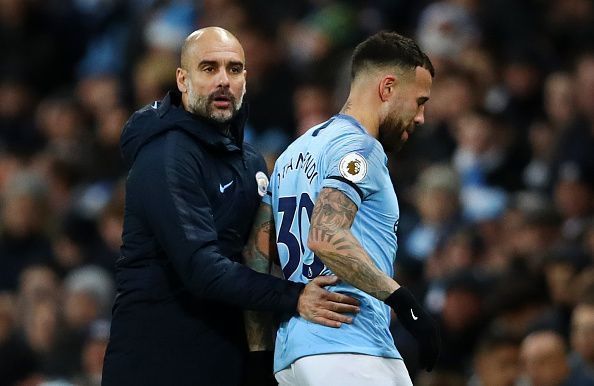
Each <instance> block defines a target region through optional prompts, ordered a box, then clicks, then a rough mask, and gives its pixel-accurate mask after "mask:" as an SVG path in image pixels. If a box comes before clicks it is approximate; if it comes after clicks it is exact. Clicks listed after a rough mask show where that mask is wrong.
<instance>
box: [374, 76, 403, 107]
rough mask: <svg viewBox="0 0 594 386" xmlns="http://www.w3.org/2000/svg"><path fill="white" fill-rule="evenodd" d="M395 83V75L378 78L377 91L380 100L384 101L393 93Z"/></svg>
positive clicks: (396, 80) (396, 79) (396, 82)
mask: <svg viewBox="0 0 594 386" xmlns="http://www.w3.org/2000/svg"><path fill="white" fill-rule="evenodd" d="M397 84H398V78H397V77H396V76H395V75H386V76H384V77H383V78H382V79H381V80H380V83H379V85H378V92H379V97H380V99H381V101H382V102H386V101H387V100H389V99H390V98H391V97H392V95H394V92H395V91H396V85H397Z"/></svg>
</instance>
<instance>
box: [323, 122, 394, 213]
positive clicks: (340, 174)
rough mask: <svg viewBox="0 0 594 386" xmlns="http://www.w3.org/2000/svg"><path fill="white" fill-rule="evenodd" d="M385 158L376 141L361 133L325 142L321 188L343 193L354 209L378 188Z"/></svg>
mask: <svg viewBox="0 0 594 386" xmlns="http://www.w3.org/2000/svg"><path fill="white" fill-rule="evenodd" d="M386 163H387V157H386V154H385V153H384V151H383V148H382V146H381V145H380V144H379V142H378V141H377V140H376V139H374V138H373V137H370V136H369V135H367V134H363V133H348V132H347V133H345V134H344V135H341V136H340V137H338V138H337V139H336V140H334V141H331V142H329V143H328V146H327V148H326V151H325V153H324V162H323V165H324V174H323V178H324V180H323V182H322V188H334V189H338V190H340V191H341V192H343V193H344V194H345V195H347V197H349V198H350V199H351V200H352V201H353V202H354V203H355V205H357V207H359V206H360V205H361V201H363V200H364V199H365V198H366V197H368V196H369V195H371V194H373V193H374V192H377V191H379V190H380V189H381V186H380V184H381V183H380V181H382V180H383V179H381V178H380V176H382V175H383V174H384V173H387V172H388V171H387V166H386Z"/></svg>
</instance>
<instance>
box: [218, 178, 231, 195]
mask: <svg viewBox="0 0 594 386" xmlns="http://www.w3.org/2000/svg"><path fill="white" fill-rule="evenodd" d="M232 183H233V180H231V182H229V183H228V184H227V185H225V186H223V185H221V184H219V191H220V192H221V193H225V189H227V188H228V187H229V186H231V184H232Z"/></svg>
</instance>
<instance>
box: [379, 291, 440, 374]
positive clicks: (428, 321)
mask: <svg viewBox="0 0 594 386" xmlns="http://www.w3.org/2000/svg"><path fill="white" fill-rule="evenodd" d="M384 302H385V303H386V304H387V305H389V306H390V307H392V309H393V310H394V312H396V315H397V316H398V320H399V321H400V323H402V325H403V326H404V327H405V328H406V329H407V330H408V332H410V333H411V334H412V336H414V337H415V339H416V340H417V343H418V345H419V363H420V365H421V367H422V368H424V369H427V371H431V370H432V369H433V366H435V362H437V357H438V356H439V345H440V338H439V329H438V327H437V324H436V323H435V321H434V320H433V318H432V317H431V316H430V315H429V314H428V313H427V312H426V311H425V310H424V309H423V307H421V305H420V304H419V302H417V300H416V299H415V297H414V296H413V294H412V293H411V292H410V291H409V290H408V289H406V288H404V287H400V288H398V289H397V290H396V291H394V292H393V293H392V294H391V295H390V296H388V298H387V299H386V300H385V301H384Z"/></svg>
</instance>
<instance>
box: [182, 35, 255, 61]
mask: <svg viewBox="0 0 594 386" xmlns="http://www.w3.org/2000/svg"><path fill="white" fill-rule="evenodd" d="M191 56H192V60H194V61H198V62H200V61H204V60H208V61H216V62H218V61H236V62H241V63H244V62H245V54H244V52H243V48H242V47H241V45H240V44H239V42H237V40H235V41H229V40H227V41H220V40H210V41H203V40H199V41H196V42H195V43H194V45H193V47H192V55H191Z"/></svg>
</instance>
